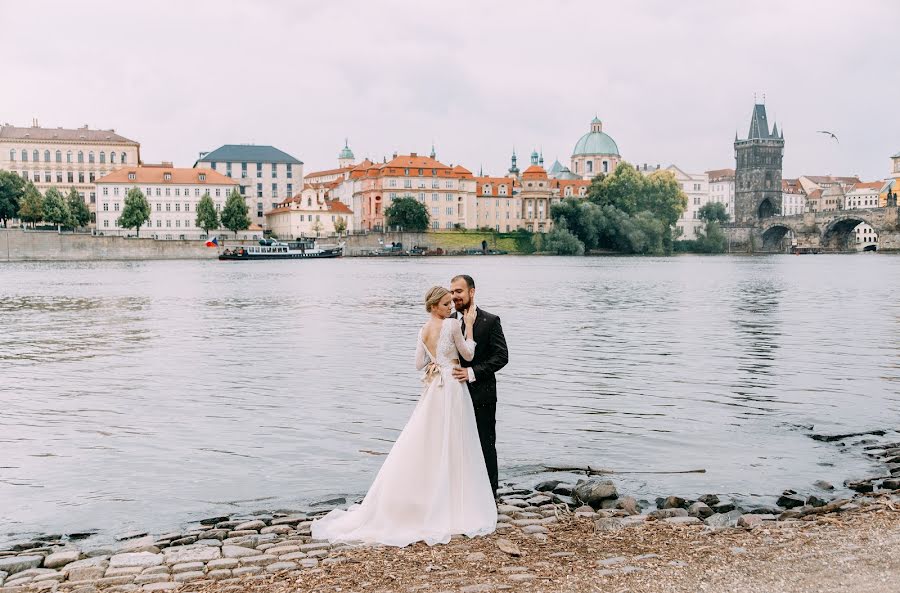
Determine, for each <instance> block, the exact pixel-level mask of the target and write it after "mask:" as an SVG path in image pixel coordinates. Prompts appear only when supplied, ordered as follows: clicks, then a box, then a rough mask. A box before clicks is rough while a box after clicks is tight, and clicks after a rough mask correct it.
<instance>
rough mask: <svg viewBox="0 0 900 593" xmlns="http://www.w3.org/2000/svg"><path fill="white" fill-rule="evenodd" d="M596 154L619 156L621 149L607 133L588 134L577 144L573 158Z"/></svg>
mask: <svg viewBox="0 0 900 593" xmlns="http://www.w3.org/2000/svg"><path fill="white" fill-rule="evenodd" d="M594 154H612V155H616V156H619V147H618V146H616V141H615V140H613V139H612V138H610V137H609V135H608V134H607V133H606V132H588V133H587V134H585V135H584V136H582V137H581V139H580V140H579V141H578V143H577V144H575V150H573V151H572V156H586V155H594Z"/></svg>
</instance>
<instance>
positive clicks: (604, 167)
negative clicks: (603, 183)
mask: <svg viewBox="0 0 900 593" xmlns="http://www.w3.org/2000/svg"><path fill="white" fill-rule="evenodd" d="M603 172H604V173H609V161H603Z"/></svg>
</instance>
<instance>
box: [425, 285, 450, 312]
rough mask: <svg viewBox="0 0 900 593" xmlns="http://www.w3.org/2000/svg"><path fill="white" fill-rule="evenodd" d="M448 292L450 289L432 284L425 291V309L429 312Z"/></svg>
mask: <svg viewBox="0 0 900 593" xmlns="http://www.w3.org/2000/svg"><path fill="white" fill-rule="evenodd" d="M448 294H450V291H449V290H447V289H446V288H444V287H443V286H432V287H431V288H429V289H428V292H426V293H425V310H426V311H428V312H429V313H431V310H432V309H433V308H434V306H435V305H437V304H438V303H440V302H441V299H442V298H444V297H445V296H447V295H448Z"/></svg>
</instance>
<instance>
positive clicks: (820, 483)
mask: <svg viewBox="0 0 900 593" xmlns="http://www.w3.org/2000/svg"><path fill="white" fill-rule="evenodd" d="M813 486H815V487H816V488H818V489H820V490H834V485H833V484H832V483H831V482H826V481H825V480H816V481H815V482H813Z"/></svg>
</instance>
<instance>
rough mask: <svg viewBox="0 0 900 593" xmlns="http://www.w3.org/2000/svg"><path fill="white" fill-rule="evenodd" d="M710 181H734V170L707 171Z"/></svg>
mask: <svg viewBox="0 0 900 593" xmlns="http://www.w3.org/2000/svg"><path fill="white" fill-rule="evenodd" d="M706 174H707V175H709V180H710V181H718V180H720V179H734V169H713V170H712V171H707V172H706Z"/></svg>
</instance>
